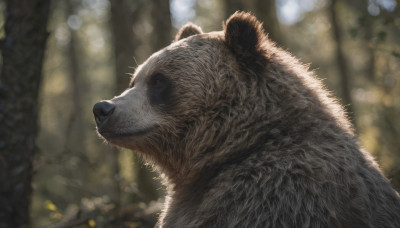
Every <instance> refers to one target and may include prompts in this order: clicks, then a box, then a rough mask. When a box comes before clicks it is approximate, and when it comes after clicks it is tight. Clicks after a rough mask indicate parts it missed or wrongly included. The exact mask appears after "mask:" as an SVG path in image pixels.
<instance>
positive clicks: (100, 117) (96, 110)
mask: <svg viewBox="0 0 400 228" xmlns="http://www.w3.org/2000/svg"><path fill="white" fill-rule="evenodd" d="M114 110H115V105H114V104H113V103H111V102H109V101H100V102H98V103H96V104H95V105H94V106H93V114H94V116H95V119H96V122H97V123H98V124H99V123H102V122H103V121H104V120H106V119H107V118H108V117H109V116H110V115H111V114H112V113H113V112H114Z"/></svg>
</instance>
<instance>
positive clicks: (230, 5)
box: [224, 0, 252, 20]
mask: <svg viewBox="0 0 400 228" xmlns="http://www.w3.org/2000/svg"><path fill="white" fill-rule="evenodd" d="M224 2H225V20H226V19H228V17H229V16H230V15H232V14H233V13H235V12H236V11H249V10H250V8H251V7H250V6H249V4H251V3H252V1H246V0H224Z"/></svg>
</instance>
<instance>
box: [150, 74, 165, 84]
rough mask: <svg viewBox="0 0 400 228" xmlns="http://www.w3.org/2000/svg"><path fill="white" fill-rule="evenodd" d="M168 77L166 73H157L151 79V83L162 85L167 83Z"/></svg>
mask: <svg viewBox="0 0 400 228" xmlns="http://www.w3.org/2000/svg"><path fill="white" fill-rule="evenodd" d="M165 81H166V78H165V76H164V75H162V74H155V75H154V76H153V77H152V78H151V80H150V83H149V84H150V85H151V86H157V87H161V86H163V85H164V84H165Z"/></svg>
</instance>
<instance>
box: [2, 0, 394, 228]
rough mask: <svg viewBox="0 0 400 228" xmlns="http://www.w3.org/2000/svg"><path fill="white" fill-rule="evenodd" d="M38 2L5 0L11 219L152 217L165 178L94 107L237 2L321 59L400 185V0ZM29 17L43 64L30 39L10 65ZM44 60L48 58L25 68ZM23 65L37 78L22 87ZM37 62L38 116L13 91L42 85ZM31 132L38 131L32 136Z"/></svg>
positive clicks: (6, 179) (140, 223)
mask: <svg viewBox="0 0 400 228" xmlns="http://www.w3.org/2000/svg"><path fill="white" fill-rule="evenodd" d="M37 2H40V0H39V1H37V0H31V1H28V0H15V1H13V0H7V1H6V0H1V1H0V25H1V26H0V39H1V42H0V50H1V54H2V55H1V57H0V66H1V76H0V195H1V196H0V220H1V221H0V227H26V224H28V223H30V224H31V225H30V226H31V227H153V226H154V223H155V222H156V218H157V215H158V213H159V212H160V207H161V205H162V202H163V196H164V187H163V186H162V185H161V184H160V183H159V180H158V179H157V178H156V177H157V174H155V173H152V172H151V171H149V170H150V169H149V168H148V167H146V166H145V165H144V164H143V162H141V161H140V158H139V157H138V156H137V155H136V154H135V153H133V152H131V151H127V150H119V149H116V148H113V147H111V146H109V145H106V144H104V143H103V141H102V140H101V139H99V137H98V136H97V135H96V132H95V123H94V120H93V115H92V107H93V105H94V104H95V103H96V102H97V101H99V100H102V99H109V98H112V97H113V96H115V95H117V94H119V93H120V92H121V91H123V90H124V89H125V88H126V87H127V86H128V81H129V79H130V75H129V74H130V73H132V72H133V69H132V68H134V67H136V66H137V65H138V64H140V63H142V62H143V61H144V60H145V59H146V58H147V57H148V56H149V55H150V54H151V53H153V52H155V51H157V50H159V49H160V48H162V47H164V46H167V45H168V44H170V43H171V41H172V39H173V37H174V35H175V34H176V32H177V29H179V28H180V27H181V26H182V25H183V24H185V23H186V22H188V21H192V22H194V23H196V24H198V25H200V26H201V27H202V28H203V31H205V32H208V31H214V30H221V29H222V26H221V22H222V21H223V20H225V19H226V18H228V16H229V15H230V14H232V13H233V12H235V11H236V10H244V11H252V12H253V13H254V14H255V15H256V16H257V17H258V18H259V19H260V20H262V21H264V27H265V30H266V31H267V32H268V33H269V37H270V38H271V39H273V40H274V41H275V42H277V43H278V45H280V46H281V47H283V48H284V49H286V50H288V51H290V52H291V53H293V54H294V55H295V56H297V57H298V58H300V59H301V60H302V62H304V63H307V64H308V63H309V64H310V68H311V69H312V70H314V71H315V72H316V73H317V75H318V76H319V77H320V78H321V79H323V80H324V83H325V84H326V86H327V88H328V89H329V90H331V91H333V92H334V94H335V95H336V96H337V97H338V98H339V99H340V100H341V101H342V103H343V104H344V105H345V106H346V108H347V110H348V111H349V116H350V117H351V118H352V121H353V123H354V125H355V128H356V131H357V133H358V135H359V137H360V141H361V143H362V145H363V146H364V147H365V148H366V149H367V150H368V151H370V152H371V153H372V154H373V155H374V156H375V157H376V159H377V161H378V162H379V164H380V165H381V167H382V169H383V171H384V172H385V174H386V176H387V177H388V178H389V179H390V180H391V182H392V183H393V185H394V186H395V187H396V188H397V189H399V188H400V83H399V80H400V6H399V5H400V1H399V0H352V1H346V0H169V1H168V0H151V1H148V0H69V1H68V0H57V1H52V2H50V1H49V0H47V1H41V3H40V4H39V3H37ZM34 4H36V5H34ZM38 4H39V6H38V7H36V6H37V5H38ZM35 7H36V8H35ZM24 12H28V13H26V14H27V15H24ZM18 16H19V18H20V19H18ZM47 16H48V18H46V17H47ZM21 18H22V19H21ZM35 18H37V19H38V20H39V19H40V18H43V20H39V21H38V22H37V23H36V19H35ZM7 20H9V22H7ZM46 20H47V22H46ZM7 23H8V24H7ZM12 23H14V24H12ZM29 23H31V24H29ZM35 23H36V24H35ZM46 23H47V25H46ZM19 26H20V27H19ZM30 26H38V27H41V26H42V27H43V29H42V30H40V29H39V30H38V31H42V32H43V34H44V35H42V36H37V37H39V38H41V39H39V38H38V39H36V38H35V39H34V38H32V37H31V35H32V34H30V33H29V32H28V33H25V35H24V36H23V37H21V40H24V39H25V40H28V41H31V40H33V41H35V40H38V42H39V41H40V42H39V44H43V45H42V46H43V48H42V50H41V51H42V52H43V51H44V58H43V64H42V66H43V68H42V69H41V70H40V66H41V60H42V58H41V54H40V53H41V52H40V50H38V51H39V52H37V53H39V54H35V53H36V52H33V51H31V50H30V49H29V50H26V49H28V46H27V48H25V49H23V51H22V52H24V54H25V55H26V56H28V55H31V57H30V58H26V59H23V58H22V57H18V58H17V59H18V61H20V62H19V64H20V65H15V66H16V67H15V69H16V70H10V69H11V63H13V60H12V59H11V58H10V52H9V51H10V50H17V47H16V46H12V45H13V44H14V45H17V41H16V40H17V38H15V36H14V38H13V39H14V40H13V39H12V36H13V34H14V35H15V34H21V33H22V32H23V31H25V30H24V29H28V30H29V29H30V28H31V27H30ZM46 26H47V31H48V33H46V32H45V28H46ZM13 32H14V33H13ZM46 38H47V43H46V45H45V46H44V42H45V41H46ZM28 41H27V42H25V41H22V42H21V43H20V44H24V45H25V44H27V45H29V42H28ZM13 42H14V43H13ZM33 45H36V43H33ZM42 46H40V45H39V46H37V45H36V48H40V47H42ZM25 52H26V53H25ZM11 53H12V52H11ZM25 55H21V56H25ZM32 57H33V58H32ZM10 59H11V60H10ZM14 62H15V61H14ZM35 63H36V64H37V66H39V69H37V68H29V67H25V66H31V65H32V64H35ZM25 68H26V69H25ZM18 70H19V71H18ZM24 70H25V71H24ZM15 72H22V73H20V75H19V76H18V77H19V78H18V81H25V80H26V81H27V82H29V83H25V84H24V85H22V87H18V88H19V89H18V88H17V87H15V88H17V89H14V90H11V89H10V88H11V86H10V85H12V83H14V84H15V83H18V82H16V81H17V79H12V78H13V76H12V75H13V73H15ZM31 72H34V77H32V78H29V80H33V81H32V82H35V83H36V84H35V83H34V85H33V90H35V89H36V90H35V91H37V92H35V91H33V90H32V91H33V94H32V96H31V97H30V98H31V100H32V102H31V103H29V104H32V105H31V106H32V108H31V109H29V110H30V111H31V112H32V113H33V114H32V115H33V116H31V114H30V113H28V111H27V112H24V111H23V110H24V109H19V110H22V112H21V111H18V112H21V113H15V112H14V113H12V114H10V112H11V111H12V110H13V109H12V108H10V107H11V106H10V105H9V104H10V100H12V99H14V100H13V101H11V103H16V102H21V99H22V98H21V97H20V96H22V95H21V94H23V93H24V92H25V90H24V89H23V88H24V87H23V86H25V87H26V88H31V87H32V85H31V84H30V81H28V77H31V75H32V74H33V73H31ZM35 72H36V73H35ZM28 84H29V85H28ZM10 91H14V92H15V91H16V92H15V93H14V95H13V96H11V95H7V94H11V92H10ZM25 96H26V95H25ZM28 96H29V95H28ZM7 99H8V102H9V103H7ZM28 100H29V99H28ZM28 100H27V101H26V102H28ZM24 102H25V100H24ZM24 104H25V103H20V105H21V106H23V107H25V105H24ZM31 106H29V107H31ZM10 110H11V111H10ZM7 111H8V112H9V113H7ZM35 113H36V114H35ZM24 115H25V116H26V117H24ZM35 115H37V117H36V116H35ZM14 116H20V117H21V119H23V118H26V119H27V122H26V123H29V124H23V125H19V126H22V127H19V128H16V126H18V125H15V126H14V125H12V123H14V122H12V123H11V122H10V121H7V119H10V118H14V119H16V118H17V117H14ZM36 120H37V121H36ZM31 128H32V129H33V130H31V131H30V130H29V129H31ZM21 132H22V133H21ZM26 132H28V133H29V134H27V135H29V137H28V138H26V137H25V136H21V135H24V134H25V133H26ZM18 137H20V138H18ZM35 137H36V146H35V144H34V138H35ZM10 141H12V142H13V143H14V144H12V145H11V144H10ZM23 142H24V143H25V142H27V143H26V144H24V143H23ZM21 145H27V147H26V148H27V149H21V148H20V147H22V146H21ZM13 148H14V149H13ZM24 148H25V147H24ZM21 164H22V165H21ZM32 176H33V179H32ZM30 182H31V183H32V186H33V187H32V189H31V188H30ZM17 193H18V194H17ZM29 202H30V203H29ZM15 204H18V205H19V206H15ZM20 205H23V206H20ZM28 209H29V211H28Z"/></svg>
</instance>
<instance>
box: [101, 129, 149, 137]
mask: <svg viewBox="0 0 400 228" xmlns="http://www.w3.org/2000/svg"><path fill="white" fill-rule="evenodd" d="M153 129H154V127H150V128H146V129H142V130H138V131H134V132H112V131H99V134H100V135H102V136H103V137H104V138H105V139H107V140H111V139H117V138H125V137H137V136H143V135H145V134H147V133H149V132H151V131H152V130H153Z"/></svg>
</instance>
